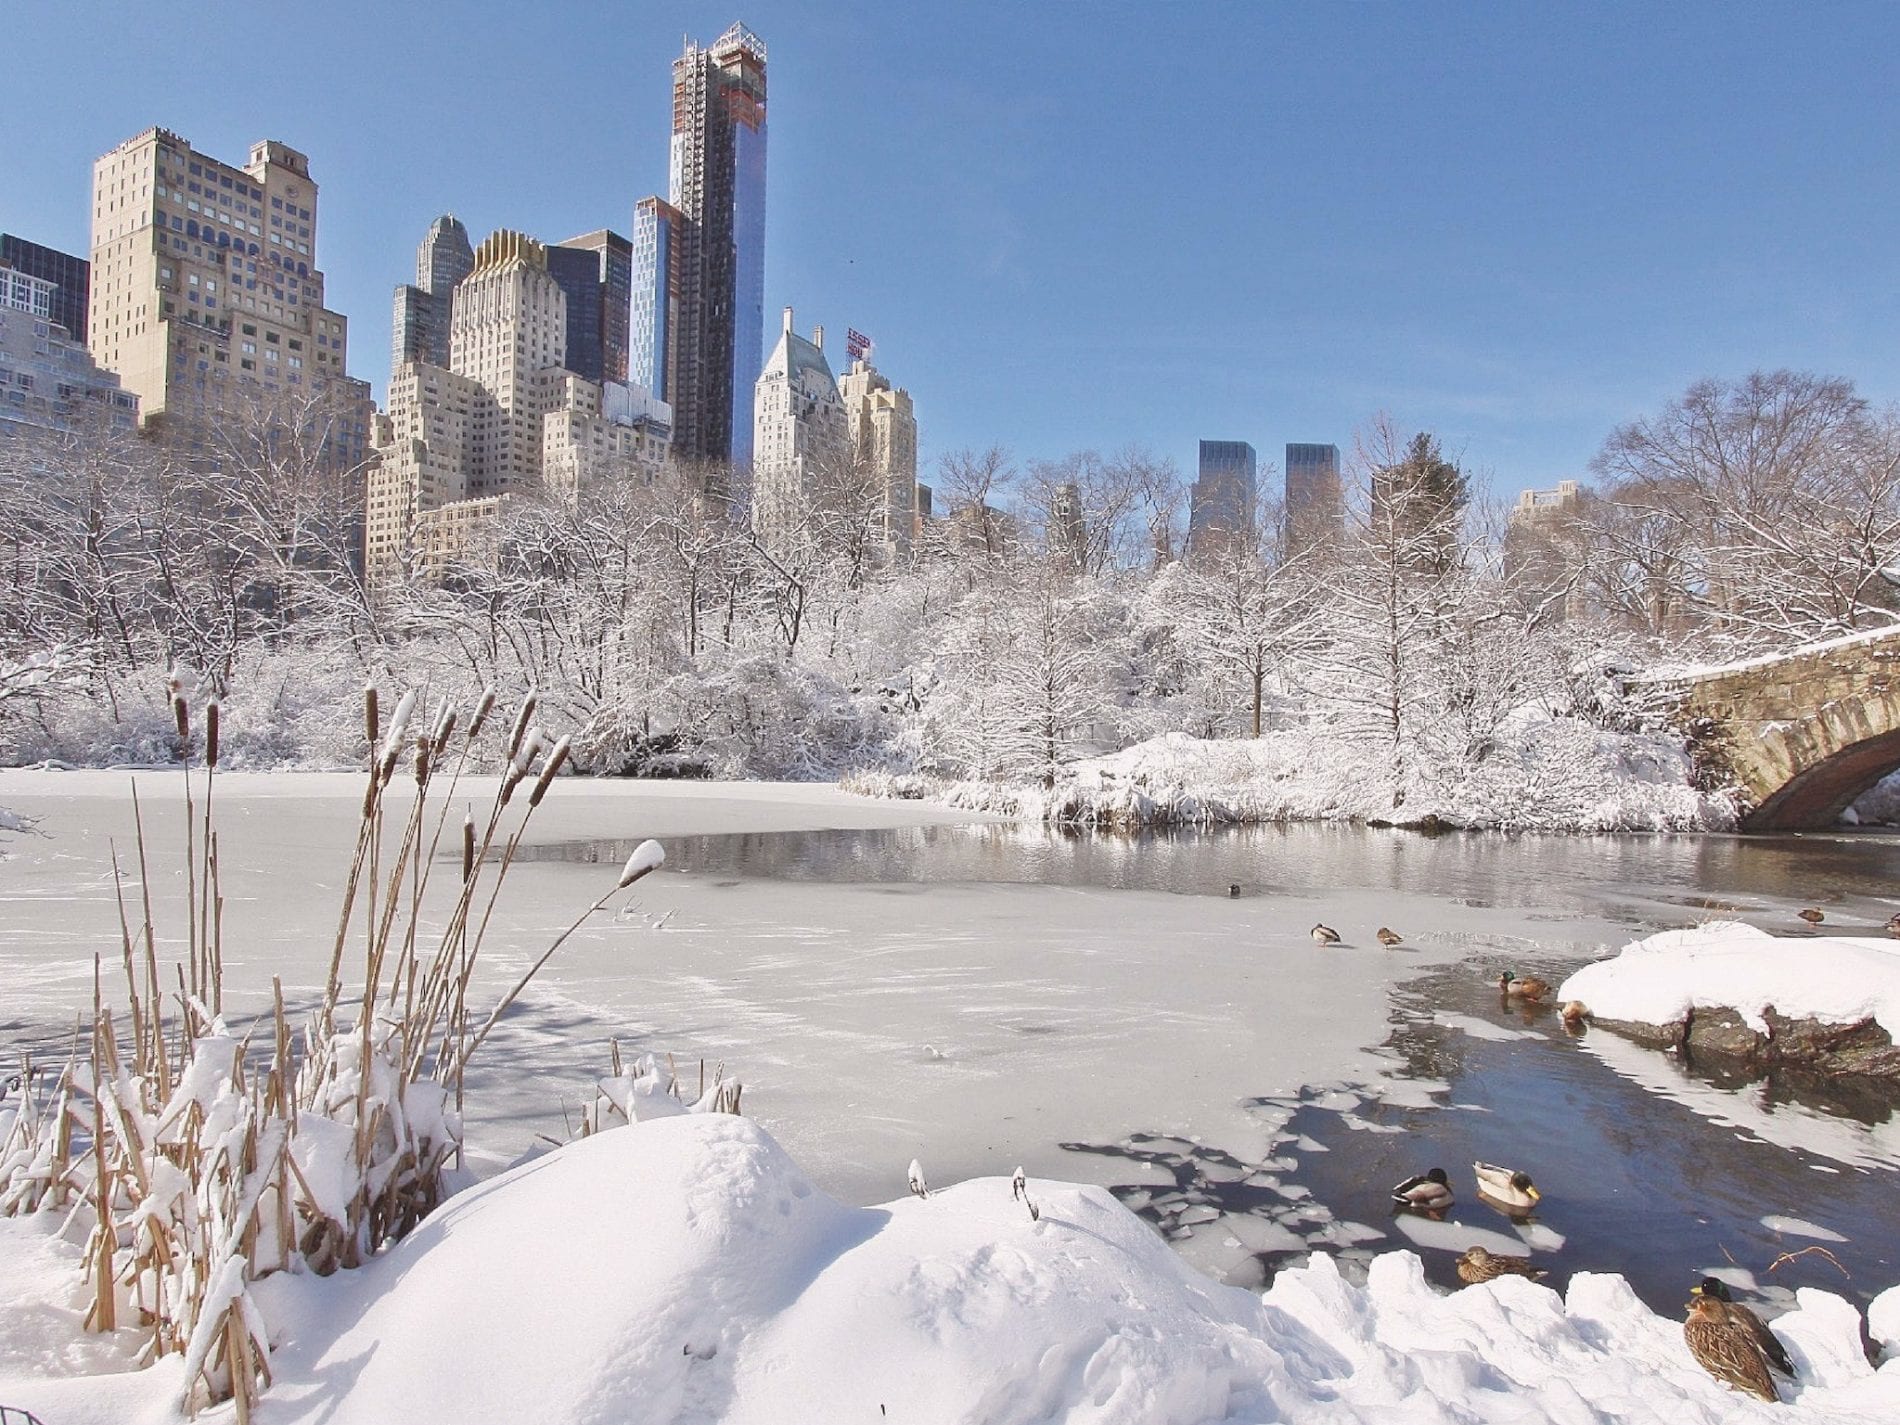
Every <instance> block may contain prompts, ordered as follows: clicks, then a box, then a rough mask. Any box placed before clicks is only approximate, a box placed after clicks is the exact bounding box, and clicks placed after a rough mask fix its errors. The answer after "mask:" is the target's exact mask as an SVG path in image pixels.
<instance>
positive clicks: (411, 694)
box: [383, 688, 416, 757]
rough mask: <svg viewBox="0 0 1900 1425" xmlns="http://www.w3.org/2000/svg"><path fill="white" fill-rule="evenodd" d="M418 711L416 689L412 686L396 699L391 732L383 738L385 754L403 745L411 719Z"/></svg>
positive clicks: (390, 721)
mask: <svg viewBox="0 0 1900 1425" xmlns="http://www.w3.org/2000/svg"><path fill="white" fill-rule="evenodd" d="M415 711H416V690H415V689H414V688H411V689H410V690H409V691H408V692H406V693H404V694H403V695H402V696H401V697H400V698H398V699H396V711H395V712H394V713H393V714H392V715H391V717H390V719H389V733H388V735H387V736H386V737H385V738H384V739H383V755H384V756H385V757H387V756H388V755H389V754H390V753H391V752H395V751H397V750H399V749H400V748H401V747H402V740H403V736H404V734H405V733H407V732H408V731H409V719H410V718H411V717H413V716H414V715H415Z"/></svg>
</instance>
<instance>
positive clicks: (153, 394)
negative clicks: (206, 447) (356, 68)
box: [87, 129, 374, 469]
mask: <svg viewBox="0 0 1900 1425" xmlns="http://www.w3.org/2000/svg"><path fill="white" fill-rule="evenodd" d="M316 251H317V185H316V184H315V183H314V182H313V181H312V180H311V177H310V163H309V160H308V159H307V158H306V157H305V156H304V155H303V154H301V153H299V152H298V151H297V150H296V149H293V148H290V147H288V146H287V145H285V144H281V143H277V142H275V141H274V140H266V141H263V142H260V143H256V144H253V145H252V146H251V152H250V157H249V160H248V162H247V163H246V164H245V165H244V166H242V167H238V166H236V165H233V164H227V163H224V162H221V161H220V160H218V159H214V158H212V157H210V156H209V155H208V154H203V153H200V152H198V151H197V150H195V149H194V148H192V146H191V144H190V143H189V142H187V141H186V140H185V139H184V138H182V137H180V136H179V135H177V134H175V133H172V132H170V131H168V130H165V129H147V130H146V131H145V132H144V133H142V134H139V135H137V136H136V137H134V138H130V139H127V140H126V141H125V142H124V143H122V144H120V145H119V146H118V147H117V148H115V149H113V150H112V151H111V152H110V153H108V154H106V155H104V156H103V157H102V158H100V159H99V160H98V161H97V162H96V163H94V165H93V173H92V273H91V287H90V293H89V308H88V316H87V331H88V338H89V342H90V345H91V347H92V352H93V355H94V357H95V358H96V359H97V360H98V362H99V364H100V365H101V366H103V367H105V368H106V369H107V370H110V371H113V372H116V373H117V374H118V376H119V379H120V381H121V383H122V384H123V385H124V387H125V389H126V390H128V391H130V392H132V393H133V394H134V395H135V396H137V397H138V400H139V408H140V414H141V417H142V419H144V420H145V421H147V422H151V421H154V420H160V419H162V420H164V421H165V422H166V423H168V424H173V425H179V426H182V427H184V428H185V429H186V430H190V429H191V428H192V427H191V423H192V422H202V421H216V420H218V419H220V418H224V417H228V416H230V415H231V414H233V413H237V412H243V411H247V410H258V409H264V410H272V409H275V410H279V411H291V410H293V409H297V408H308V407H310V406H311V405H312V404H313V403H315V402H317V401H323V402H334V405H333V406H332V407H331V408H330V410H329V412H328V413H326V415H325V416H324V418H323V419H324V421H325V426H324V428H325V430H326V431H327V432H328V434H327V435H326V437H325V451H324V457H325V461H326V463H328V464H330V465H332V466H333V467H335V468H339V469H353V468H355V467H357V466H359V465H360V464H361V462H362V461H363V459H364V458H365V457H366V454H367V449H368V436H369V421H370V416H371V414H372V413H373V410H374V407H373V406H370V405H367V404H365V402H366V400H367V387H366V386H364V384H363V383H361V382H357V381H351V380H350V379H349V378H348V375H347V366H348V348H349V331H348V323H347V321H346V320H345V319H344V317H343V316H342V314H341V313H339V312H334V311H331V310H330V309H329V308H328V307H326V306H325V305H324V300H323V273H322V271H321V270H320V269H319V268H318V267H317V266H316Z"/></svg>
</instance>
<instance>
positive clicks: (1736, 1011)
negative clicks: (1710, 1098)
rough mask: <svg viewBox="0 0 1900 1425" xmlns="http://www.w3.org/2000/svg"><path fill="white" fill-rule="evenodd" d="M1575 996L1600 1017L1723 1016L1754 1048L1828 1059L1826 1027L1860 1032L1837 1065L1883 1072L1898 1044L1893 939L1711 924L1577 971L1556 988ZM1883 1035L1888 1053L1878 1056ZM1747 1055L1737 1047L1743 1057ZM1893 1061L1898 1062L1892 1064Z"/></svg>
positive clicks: (1672, 1022)
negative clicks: (1849, 1054) (1784, 933)
mask: <svg viewBox="0 0 1900 1425" xmlns="http://www.w3.org/2000/svg"><path fill="white" fill-rule="evenodd" d="M1557 994H1558V998H1559V999H1562V1000H1580V1001H1582V1002H1583V1004H1585V1005H1586V1006H1588V1008H1589V1010H1590V1013H1591V1014H1592V1015H1593V1016H1594V1017H1595V1018H1597V1019H1598V1020H1599V1021H1603V1020H1611V1021H1621V1022H1624V1023H1629V1024H1637V1025H1654V1026H1680V1025H1683V1024H1684V1023H1685V1022H1690V1021H1692V1020H1693V1019H1694V1018H1695V1016H1697V1015H1701V1014H1704V1013H1705V1012H1708V1011H1718V1012H1719V1011H1729V1012H1732V1014H1733V1015H1734V1016H1735V1017H1736V1018H1737V1019H1738V1020H1739V1021H1740V1025H1741V1027H1742V1028H1743V1029H1744V1030H1745V1032H1746V1033H1747V1034H1748V1035H1751V1036H1753V1037H1754V1038H1755V1040H1756V1041H1758V1048H1757V1050H1756V1052H1762V1051H1763V1050H1765V1049H1766V1048H1767V1046H1770V1045H1773V1046H1774V1050H1775V1056H1776V1057H1777V1058H1791V1057H1795V1056H1796V1050H1795V1049H1792V1048H1790V1044H1789V1041H1790V1040H1793V1041H1796V1043H1797V1045H1799V1044H1800V1043H1801V1041H1803V1040H1805V1041H1807V1046H1806V1047H1803V1048H1801V1049H1800V1057H1808V1058H1812V1059H1814V1060H1815V1061H1816V1062H1828V1060H1829V1057H1830V1056H1832V1057H1834V1058H1841V1055H1842V1053H1843V1052H1844V1051H1843V1050H1842V1049H1841V1048H1840V1047H1839V1046H1838V1045H1837V1044H1836V1043H1835V1040H1836V1037H1837V1036H1833V1035H1830V1034H1829V1033H1828V1032H1827V1031H1826V1028H1825V1027H1826V1026H1842V1027H1853V1026H1864V1027H1865V1031H1866V1032H1865V1033H1863V1034H1862V1035H1861V1038H1862V1039H1864V1040H1865V1041H1867V1042H1866V1043H1864V1044H1858V1045H1857V1047H1856V1048H1855V1049H1854V1051H1853V1052H1854V1054H1855V1056H1856V1057H1857V1061H1856V1062H1853V1063H1849V1062H1847V1061H1846V1060H1845V1059H1842V1062H1841V1063H1840V1064H1839V1065H1838V1067H1842V1068H1851V1069H1857V1070H1859V1071H1861V1072H1887V1071H1889V1070H1888V1069H1886V1068H1884V1067H1883V1065H1885V1064H1886V1061H1887V1059H1888V1058H1891V1057H1893V1056H1892V1054H1891V1050H1892V1046H1893V1045H1894V1044H1895V1043H1900V943H1895V942H1892V941H1886V940H1874V939H1868V938H1852V939H1850V938H1846V937H1842V936H1800V937H1793V938H1784V937H1779V936H1773V935H1770V934H1768V933H1767V932H1766V931H1762V930H1757V929H1755V928H1754V927H1753V926H1748V925H1740V924H1734V923H1730V922H1716V923H1712V924H1708V925H1699V926H1695V927H1693V928H1691V929H1688V930H1669V931H1664V932H1662V933H1661V934H1659V935H1651V936H1649V937H1647V938H1646V939H1643V940H1638V941H1635V942H1634V943H1632V944H1630V945H1628V946H1626V947H1624V949H1623V951H1622V953H1621V954H1619V955H1617V956H1616V957H1615V958H1613V959H1610V960H1602V961H1599V962H1597V963H1596V964H1594V965H1586V966H1585V967H1584V968H1583V969H1581V970H1579V971H1577V972H1576V973H1575V974H1574V975H1572V976H1570V978H1569V979H1567V980H1565V981H1564V982H1563V985H1562V986H1561V987H1560V988H1559V989H1558V991H1557ZM1883 1039H1884V1041H1885V1047H1886V1050H1887V1051H1888V1052H1887V1053H1885V1054H1883V1053H1882V1050H1881V1041H1882V1040H1883ZM1745 1052H1746V1051H1745ZM1896 1062H1900V1060H1897V1061H1896Z"/></svg>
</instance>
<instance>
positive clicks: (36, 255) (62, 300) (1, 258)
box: [0, 233, 92, 346]
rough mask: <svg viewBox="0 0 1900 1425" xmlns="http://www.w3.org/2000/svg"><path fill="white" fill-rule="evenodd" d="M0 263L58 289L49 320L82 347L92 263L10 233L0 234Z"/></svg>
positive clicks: (84, 340)
mask: <svg viewBox="0 0 1900 1425" xmlns="http://www.w3.org/2000/svg"><path fill="white" fill-rule="evenodd" d="M0 264H4V265H5V266H7V267H11V268H12V269H13V270H14V271H16V272H24V273H26V274H27V275H28V276H29V277H37V278H39V279H40V280H41V281H43V282H51V283H52V284H53V285H54V287H56V288H58V290H57V291H56V292H54V294H53V312H52V319H53V320H54V321H56V322H58V323H59V324H60V325H61V326H63V327H64V328H66V331H67V333H68V334H69V335H70V336H71V337H72V339H73V340H74V341H76V342H78V343H79V344H80V345H81V346H84V345H85V344H86V303H87V301H88V300H89V298H88V294H89V293H90V291H91V283H92V264H91V263H89V262H87V261H86V259H85V258H83V257H75V256H74V255H73V254H72V253H70V252H61V251H60V250H59V249H58V248H56V247H46V246H44V245H42V244H40V243H37V242H28V241H27V240H26V239H25V238H21V237H15V236H14V235H13V234H12V233H0Z"/></svg>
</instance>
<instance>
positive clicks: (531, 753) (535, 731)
mask: <svg viewBox="0 0 1900 1425" xmlns="http://www.w3.org/2000/svg"><path fill="white" fill-rule="evenodd" d="M544 740H545V739H544V738H543V737H542V735H541V729H540V728H538V727H531V728H529V729H528V735H527V736H526V737H524V738H522V739H521V745H520V746H519V747H517V748H516V749H515V755H514V764H515V771H517V772H519V773H520V774H521V775H522V776H524V777H525V776H527V775H528V769H529V768H530V767H532V766H534V759H535V756H536V754H538V753H539V752H540V751H541V744H542V742H543V741H544Z"/></svg>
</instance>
